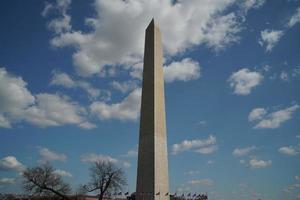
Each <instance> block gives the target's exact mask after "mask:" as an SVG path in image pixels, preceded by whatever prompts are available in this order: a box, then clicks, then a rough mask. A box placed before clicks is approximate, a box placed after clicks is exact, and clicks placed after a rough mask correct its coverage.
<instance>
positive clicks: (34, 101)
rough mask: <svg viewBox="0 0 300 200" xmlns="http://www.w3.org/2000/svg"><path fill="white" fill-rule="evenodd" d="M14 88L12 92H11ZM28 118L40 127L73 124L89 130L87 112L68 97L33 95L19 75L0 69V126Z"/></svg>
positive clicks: (6, 126)
mask: <svg viewBox="0 0 300 200" xmlns="http://www.w3.org/2000/svg"><path fill="white" fill-rule="evenodd" d="M12 91H13V92H12ZM19 121H27V122H29V123H31V124H33V125H37V126H39V127H47V126H61V125H65V124H75V125H78V126H79V127H81V128H85V129H89V128H93V127H95V125H93V124H91V123H90V122H88V119H87V111H86V110H85V108H83V107H82V106H80V105H79V104H78V103H77V102H73V101H71V100H70V98H69V97H68V96H65V95H60V94H49V93H40V94H37V95H33V94H32V93H31V92H30V91H29V90H28V89H27V83H26V82H25V81H24V80H23V79H22V77H19V76H15V75H13V74H10V73H9V72H7V71H6V69H5V68H0V127H4V128H10V127H11V124H12V123H15V122H19Z"/></svg>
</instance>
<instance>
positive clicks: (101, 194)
mask: <svg viewBox="0 0 300 200" xmlns="http://www.w3.org/2000/svg"><path fill="white" fill-rule="evenodd" d="M103 196H104V193H103V192H101V193H100V195H99V198H98V200H102V199H103Z"/></svg>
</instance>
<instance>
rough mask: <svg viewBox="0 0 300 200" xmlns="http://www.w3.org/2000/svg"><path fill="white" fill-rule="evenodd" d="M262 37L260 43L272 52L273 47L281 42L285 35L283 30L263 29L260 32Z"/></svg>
mask: <svg viewBox="0 0 300 200" xmlns="http://www.w3.org/2000/svg"><path fill="white" fill-rule="evenodd" d="M260 36H261V39H260V40H259V44H260V45H261V46H263V47H265V48H266V51H267V52H271V51H272V49H273V47H274V46H275V45H276V44H277V43H278V42H279V40H280V38H281V37H282V36H283V31H281V30H268V29H266V30H263V31H261V33H260Z"/></svg>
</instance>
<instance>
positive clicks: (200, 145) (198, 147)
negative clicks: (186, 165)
mask: <svg viewBox="0 0 300 200" xmlns="http://www.w3.org/2000/svg"><path fill="white" fill-rule="evenodd" d="M216 143H217V139H216V137H215V136H212V135H210V136H209V137H208V138H207V139H204V140H184V141H182V142H181V143H179V144H174V145H173V146H172V153H173V154H174V155H175V154H178V153H180V152H184V151H189V150H193V151H196V152H198V153H202V154H208V153H213V152H214V151H216V150H217V146H216V145H215V144H216Z"/></svg>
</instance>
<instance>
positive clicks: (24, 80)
mask: <svg viewBox="0 0 300 200" xmlns="http://www.w3.org/2000/svg"><path fill="white" fill-rule="evenodd" d="M180 4H182V5H181V8H178V5H179V3H178V2H177V3H175V4H172V3H170V2H169V1H163V3H159V2H158V1H149V2H148V1H135V0H130V1H128V2H123V1H121V0H116V1H101V0H99V1H95V2H94V1H78V0H73V1H72V2H71V1H67V0H64V1H62V0H61V1H57V2H56V1H49V2H46V1H33V0H28V1H22V0H14V1H2V2H1V3H0V5H1V6H0V26H1V32H0V67H1V70H0V138H1V139H0V192H11V191H18V192H20V191H22V189H21V187H20V175H19V172H21V171H22V169H23V168H24V166H26V167H28V166H36V165H38V164H39V163H41V162H43V161H49V162H51V163H52V164H53V165H54V166H55V168H57V169H60V170H64V171H65V172H68V173H70V174H71V175H72V176H71V177H68V176H66V177H65V179H66V181H68V182H70V183H71V184H72V186H73V188H76V187H77V186H78V185H79V184H81V183H83V184H84V183H86V182H87V181H88V178H89V177H88V175H89V173H88V168H89V166H90V162H91V161H94V160H97V159H98V160H99V159H111V160H112V161H113V162H115V163H116V164H117V165H119V166H121V167H123V168H124V169H125V171H126V175H127V178H128V186H127V188H125V190H129V191H130V192H133V191H134V188H135V179H136V162H137V160H136V159H137V157H136V155H135V151H136V148H137V143H138V131H139V130H138V128H139V105H138V103H137V102H139V101H140V95H139V94H140V90H139V87H140V85H141V81H140V78H137V77H136V76H134V75H132V72H137V73H139V72H141V71H140V69H141V68H140V67H141V66H142V65H141V62H142V55H143V39H144V29H145V28H146V26H147V24H148V23H149V22H150V19H151V18H152V17H154V18H155V20H156V23H157V24H159V25H160V28H161V31H162V36H163V38H162V40H163V44H164V55H165V58H166V59H165V73H166V84H165V95H166V114H167V130H168V150H169V171H170V191H171V192H177V193H183V192H185V193H189V192H193V193H194V192H197V193H198V192H208V194H209V196H210V199H257V198H262V199H282V198H283V199H297V198H300V187H299V184H300V182H299V181H300V178H299V176H300V171H299V168H300V159H299V154H300V123H299V121H300V112H299V110H300V109H299V105H300V95H299V89H300V59H299V52H300V37H299V33H300V2H299V1H297V0H289V1H288V0H280V1H271V0H267V1H263V0H256V1H255V0H244V1H234V0H232V1H207V2H206V1H194V2H193V1H186V2H181V3H180ZM157 5H159V6H157ZM47 7H48V9H45V8H47ZM87 18H93V20H90V21H92V23H94V25H88V24H87V23H86V22H85V21H86V19H87ZM68 19H70V20H69V21H68ZM51 24H52V25H51ZM56 39H57V40H56ZM54 40H56V43H55V42H53V41H54ZM57 41H58V42H57ZM76 55H78V56H77V57H76ZM184 59H187V60H186V62H184ZM110 70H111V71H110ZM120 88H122V89H120ZM121 90H122V91H121ZM93 92H94V93H93ZM127 97H128V98H127ZM124 102H125V103H124ZM53 108H57V109H53ZM257 108H259V109H257ZM66 110H67V111H66ZM83 124H84V125H86V126H84V125H83ZM210 136H211V137H210ZM184 140H186V142H183V141H184ZM174 144H177V146H178V149H176V148H175V146H176V145H175V146H174ZM130 152H131V154H133V155H127V154H128V153H129V154H130Z"/></svg>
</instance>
